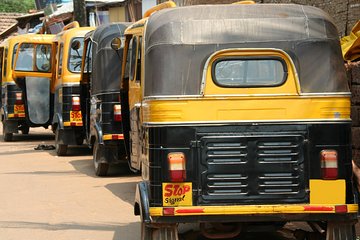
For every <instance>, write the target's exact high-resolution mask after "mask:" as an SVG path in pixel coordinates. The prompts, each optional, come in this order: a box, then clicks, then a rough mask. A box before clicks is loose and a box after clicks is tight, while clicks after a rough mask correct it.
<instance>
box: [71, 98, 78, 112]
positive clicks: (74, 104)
mask: <svg viewBox="0 0 360 240" xmlns="http://www.w3.org/2000/svg"><path fill="white" fill-rule="evenodd" d="M72 110H73V111H80V97H72Z"/></svg>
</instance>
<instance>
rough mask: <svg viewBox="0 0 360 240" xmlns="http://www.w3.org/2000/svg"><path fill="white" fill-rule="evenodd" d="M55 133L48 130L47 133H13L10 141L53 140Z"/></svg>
mask: <svg viewBox="0 0 360 240" xmlns="http://www.w3.org/2000/svg"><path fill="white" fill-rule="evenodd" d="M53 140H55V135H54V134H53V133H52V132H51V131H50V130H49V133H31V131H30V133H29V134H14V135H13V140H12V142H22V141H53Z"/></svg>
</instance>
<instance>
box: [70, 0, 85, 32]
mask: <svg viewBox="0 0 360 240" xmlns="http://www.w3.org/2000/svg"><path fill="white" fill-rule="evenodd" d="M73 2H74V20H75V21H78V22H79V24H80V26H81V27H85V26H87V19H86V6H85V0H73Z"/></svg>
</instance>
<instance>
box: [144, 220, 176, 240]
mask: <svg viewBox="0 0 360 240" xmlns="http://www.w3.org/2000/svg"><path fill="white" fill-rule="evenodd" d="M141 240H179V237H178V231H177V226H176V225H175V224H174V225H167V226H159V227H151V226H149V225H148V224H146V223H144V222H142V223H141Z"/></svg>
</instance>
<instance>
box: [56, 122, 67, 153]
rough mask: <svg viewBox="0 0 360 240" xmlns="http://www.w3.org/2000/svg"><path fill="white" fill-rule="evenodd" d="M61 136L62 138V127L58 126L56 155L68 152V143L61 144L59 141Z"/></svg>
mask: <svg viewBox="0 0 360 240" xmlns="http://www.w3.org/2000/svg"><path fill="white" fill-rule="evenodd" d="M59 138H60V129H59V128H56V130H55V151H56V155H58V156H65V155H66V152H67V145H65V144H60V143H59V141H60V140H59Z"/></svg>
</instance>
